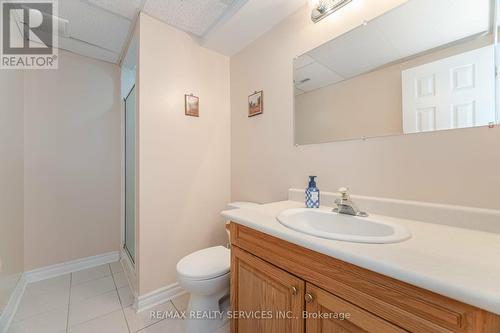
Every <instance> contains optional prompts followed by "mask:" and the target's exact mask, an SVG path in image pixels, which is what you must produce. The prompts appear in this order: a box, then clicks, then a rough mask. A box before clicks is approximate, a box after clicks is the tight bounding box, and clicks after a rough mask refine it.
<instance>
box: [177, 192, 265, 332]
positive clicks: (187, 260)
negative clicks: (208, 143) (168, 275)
mask: <svg viewBox="0 0 500 333" xmlns="http://www.w3.org/2000/svg"><path fill="white" fill-rule="evenodd" d="M255 205H257V204H255V203H251V202H234V203H231V204H229V205H228V206H229V209H238V208H243V207H251V206H255ZM230 266H231V253H230V251H229V249H227V248H225V247H224V246H215V247H209V248H206V249H203V250H199V251H196V252H193V253H191V254H189V255H187V256H185V257H184V258H182V259H181V260H180V261H179V262H178V263H177V280H178V281H179V284H180V285H181V287H182V288H184V289H185V290H186V291H187V292H189V293H190V294H191V296H190V298H189V303H188V307H187V311H186V315H187V318H186V320H185V323H184V324H185V331H186V333H204V332H206V333H211V332H214V331H216V330H217V329H218V328H219V327H221V326H223V325H224V324H225V323H226V321H227V318H226V316H225V315H224V316H220V314H221V313H224V314H225V312H226V310H228V307H229V299H228V296H229V271H230ZM193 315H194V316H193ZM207 317H208V318H207Z"/></svg>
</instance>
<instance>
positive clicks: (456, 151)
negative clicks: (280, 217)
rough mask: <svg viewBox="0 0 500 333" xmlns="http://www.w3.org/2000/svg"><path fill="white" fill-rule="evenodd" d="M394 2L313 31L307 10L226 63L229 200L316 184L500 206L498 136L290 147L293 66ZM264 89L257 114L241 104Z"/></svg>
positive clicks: (350, 11)
mask: <svg viewBox="0 0 500 333" xmlns="http://www.w3.org/2000/svg"><path fill="white" fill-rule="evenodd" d="M402 2H403V1H401V0H381V1H362V2H357V4H354V3H353V5H349V6H346V7H344V8H343V9H342V10H340V11H339V12H337V13H335V14H333V15H331V16H330V17H328V18H326V19H325V20H323V21H321V22H319V23H317V24H313V23H312V22H311V21H310V17H309V16H310V13H309V10H308V8H307V7H304V8H303V9H301V10H299V11H298V12H297V13H296V14H294V15H292V16H291V17H289V18H288V19H286V20H285V21H283V22H282V23H281V24H279V25H278V26H276V27H275V28H273V29H272V30H271V31H270V32H268V33H267V34H266V35H265V36H263V37H261V38H259V39H258V40H257V41H255V42H254V43H253V44H251V45H250V46H249V47H247V48H246V49H245V50H243V51H241V52H240V53H239V54H237V55H235V56H234V57H232V58H231V112H232V113H231V133H232V134H231V139H232V140H231V147H232V149H231V154H232V156H231V161H232V170H231V187H232V199H233V200H255V201H261V202H266V201H274V200H281V199H285V198H286V195H287V193H286V189H287V188H289V187H299V188H304V187H305V186H306V185H307V176H308V175H310V174H316V175H318V176H319V179H318V185H319V187H320V188H321V189H322V190H325V191H326V190H328V191H334V190H336V189H337V188H338V187H340V186H343V185H347V186H349V187H351V189H352V191H353V192H354V193H357V194H364V195H373V196H383V197H392V198H401V199H410V200H423V201H431V202H442V203H451V204H460V205H470V206H477V207H489V208H497V209H499V208H500V200H498V198H499V197H500V176H499V170H500V150H499V149H498V142H499V140H500V128H498V127H497V128H495V129H487V128H476V129H464V130H456V131H446V132H435V133H426V134H415V135H407V136H398V137H387V138H378V139H370V140H367V141H348V142H338V143H327V144H318V145H310V146H301V147H294V145H293V87H292V77H293V73H292V59H293V57H295V56H297V55H299V54H303V53H304V52H306V51H308V50H310V49H312V48H314V47H317V46H319V45H320V44H322V43H324V42H326V41H328V40H330V39H331V38H333V37H335V36H338V35H339V34H341V33H343V32H345V31H347V30H350V29H352V28H354V27H355V26H357V25H359V24H361V23H362V21H363V20H369V19H371V18H373V17H375V16H377V15H379V14H381V13H382V12H384V11H386V10H387V9H389V8H391V7H393V6H394V5H396V4H398V3H402ZM261 89H263V90H264V99H265V100H264V107H265V109H264V114H263V115H261V116H257V117H253V118H248V117H247V96H248V95H249V94H250V93H251V92H253V91H255V90H261Z"/></svg>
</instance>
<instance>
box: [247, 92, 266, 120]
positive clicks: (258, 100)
mask: <svg viewBox="0 0 500 333" xmlns="http://www.w3.org/2000/svg"><path fill="white" fill-rule="evenodd" d="M263 112H264V91H262V90H261V91H256V92H254V93H253V94H252V95H250V96H248V116H249V117H253V116H256V115H258V114H262V113H263Z"/></svg>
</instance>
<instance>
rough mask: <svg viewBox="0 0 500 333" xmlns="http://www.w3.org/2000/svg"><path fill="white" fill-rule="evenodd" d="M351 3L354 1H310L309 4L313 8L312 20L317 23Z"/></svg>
mask: <svg viewBox="0 0 500 333" xmlns="http://www.w3.org/2000/svg"><path fill="white" fill-rule="evenodd" d="M351 1H352V0H310V1H309V4H310V5H311V7H312V11H311V20H312V21H313V22H314V23H316V22H318V21H320V20H321V19H324V18H325V17H327V16H328V15H330V14H331V13H334V12H336V11H337V10H339V9H340V8H342V7H344V6H345V5H347V4H348V3H349V2H351Z"/></svg>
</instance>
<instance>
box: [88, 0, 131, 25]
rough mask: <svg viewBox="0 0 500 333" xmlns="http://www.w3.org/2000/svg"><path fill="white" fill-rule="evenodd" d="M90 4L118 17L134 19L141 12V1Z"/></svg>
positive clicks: (101, 0)
mask: <svg viewBox="0 0 500 333" xmlns="http://www.w3.org/2000/svg"><path fill="white" fill-rule="evenodd" d="M87 1H88V2H89V3H91V4H93V5H96V6H98V7H101V8H104V9H107V10H109V11H111V12H113V13H116V14H118V15H121V16H124V17H127V18H129V19H131V20H132V19H134V17H135V16H136V15H137V13H138V12H139V7H140V6H141V0H87Z"/></svg>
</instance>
